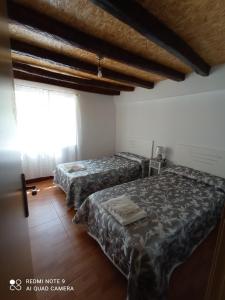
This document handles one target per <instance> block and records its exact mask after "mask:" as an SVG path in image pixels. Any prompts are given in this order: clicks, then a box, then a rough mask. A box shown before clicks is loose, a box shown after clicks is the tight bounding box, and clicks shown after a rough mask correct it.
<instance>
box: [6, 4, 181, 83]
mask: <svg viewBox="0 0 225 300" xmlns="http://www.w3.org/2000/svg"><path fill="white" fill-rule="evenodd" d="M8 16H9V18H10V19H11V20H12V21H14V22H17V23H18V24H20V25H23V26H26V27H29V29H30V30H35V32H37V31H39V32H40V33H42V34H45V35H46V34H48V35H49V36H51V37H52V38H53V39H57V40H60V41H62V40H63V41H65V42H66V43H67V44H69V45H72V46H74V47H77V48H80V49H84V50H86V51H89V52H93V53H96V54H97V55H100V56H103V57H107V58H110V59H113V60H116V61H119V62H121V63H124V64H127V65H130V66H132V67H135V68H139V69H141V70H144V71H147V72H151V73H156V74H159V75H161V76H163V77H166V78H170V79H172V80H176V81H182V80H184V78H185V75H184V74H183V73H181V72H178V71H176V70H174V69H172V68H169V67H167V66H165V65H162V64H160V63H157V62H155V61H152V60H149V59H145V58H143V57H141V56H138V55H136V54H132V53H131V52H129V51H127V50H123V49H121V48H119V47H117V46H114V45H112V44H110V43H108V42H106V41H104V40H102V39H99V38H96V37H94V36H91V35H89V34H87V33H84V32H82V31H80V30H78V29H76V28H73V27H70V26H68V25H66V24H64V23H61V22H59V21H57V20H55V19H53V18H52V17H49V16H46V15H43V14H41V13H39V12H37V11H35V10H33V9H30V8H28V7H25V6H23V5H21V4H18V3H15V2H14V1H12V0H8Z"/></svg>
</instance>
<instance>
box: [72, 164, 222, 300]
mask: <svg viewBox="0 0 225 300" xmlns="http://www.w3.org/2000/svg"><path fill="white" fill-rule="evenodd" d="M123 194H127V195H129V196H130V197H131V199H132V200H133V201H134V202H135V203H136V204H138V205H139V206H140V207H141V208H143V209H144V210H145V211H146V212H147V217H146V218H145V219H142V220H139V221H137V222H135V223H132V224H129V225H127V226H122V225H120V223H118V222H117V221H116V219H114V217H113V216H112V215H111V214H109V213H108V212H107V211H106V210H105V209H104V208H103V207H102V205H101V204H102V203H103V202H105V201H107V200H109V199H111V198H114V197H117V196H120V195H123ZM224 203H225V179H222V178H220V177H216V176H212V175H209V174H207V173H203V172H200V171H196V170H193V169H190V168H186V167H182V166H175V167H172V168H168V169H166V170H165V171H164V172H163V173H162V174H161V175H159V176H154V177H150V178H144V179H138V180H135V181H132V182H129V183H125V184H121V185H118V186H115V187H112V188H108V189H105V190H102V191H99V192H96V193H94V194H92V195H91V196H89V197H88V198H87V199H86V200H85V202H84V203H83V205H82V206H81V207H80V209H79V210H78V212H77V214H76V216H75V218H74V222H76V223H83V224H86V226H87V229H88V233H89V234H90V235H91V236H92V237H93V238H94V239H96V240H97V242H98V243H99V245H100V246H101V248H102V250H103V251H104V253H105V254H106V255H107V256H108V258H109V259H110V260H111V261H112V262H113V264H114V265H115V266H116V267H117V268H118V269H119V270H120V271H121V272H122V273H123V274H124V275H125V276H126V278H127V279H128V291H127V299H129V300H147V299H149V300H156V299H157V300H159V299H165V297H166V296H165V295H166V291H167V288H168V284H169V278H170V275H171V273H172V271H173V270H174V269H175V268H176V267H177V266H178V265H179V264H180V263H182V262H184V261H185V259H187V257H189V256H190V255H191V253H192V252H193V251H194V249H195V248H196V247H197V246H198V245H199V244H200V243H201V242H202V241H203V240H204V239H205V238H206V237H207V236H208V234H209V233H210V232H211V230H212V229H213V228H214V227H215V226H216V224H217V222H218V220H219V218H220V215H221V212H222V208H223V206H224Z"/></svg>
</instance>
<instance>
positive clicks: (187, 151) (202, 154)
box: [174, 144, 225, 178]
mask: <svg viewBox="0 0 225 300" xmlns="http://www.w3.org/2000/svg"><path fill="white" fill-rule="evenodd" d="M174 162H175V163H176V164H179V165H183V166H187V167H190V168H193V169H196V170H200V171H203V172H207V173H210V174H213V175H217V176H220V177H223V178H225V150H219V149H212V148H207V147H201V146H196V145H184V144H178V145H176V148H175V156H174Z"/></svg>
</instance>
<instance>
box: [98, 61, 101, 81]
mask: <svg viewBox="0 0 225 300" xmlns="http://www.w3.org/2000/svg"><path fill="white" fill-rule="evenodd" d="M101 59H102V57H101V56H98V78H102V67H101Z"/></svg>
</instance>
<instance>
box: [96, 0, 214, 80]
mask: <svg viewBox="0 0 225 300" xmlns="http://www.w3.org/2000/svg"><path fill="white" fill-rule="evenodd" d="M91 1H92V2H93V3H94V4H96V5H97V6H99V7H101V8H102V9H104V10H105V11H107V12H108V13H110V14H111V15H112V16H114V17H115V18H117V19H119V20H120V21H122V22H124V23H126V24H127V25H129V26H130V27H132V28H133V29H135V30H136V31H138V32H139V33H140V34H142V35H143V36H145V37H146V38H147V39H149V40H151V41H153V42H154V43H156V44H157V45H159V46H160V47H162V48H164V49H165V50H167V51H168V52H170V53H171V54H173V55H174V56H176V57H177V58H179V59H180V60H181V61H183V62H184V63H185V64H187V65H188V66H190V67H191V68H192V69H193V70H194V71H195V72H197V73H198V74H200V75H202V76H207V75H209V72H210V66H209V65H208V64H207V63H206V62H205V61H204V60H203V59H202V58H201V57H200V56H199V55H198V54H197V53H196V52H195V51H194V50H193V49H192V48H191V47H190V46H189V45H188V44H187V43H186V42H185V41H184V40H183V39H182V38H180V37H179V36H178V34H176V33H175V32H174V31H173V30H171V29H170V28H168V27H167V26H166V25H165V24H164V23H163V22H162V21H160V20H159V19H158V18H157V17H155V16H154V15H153V14H151V13H150V12H148V11H147V10H145V9H144V8H143V7H142V6H141V5H140V4H139V3H138V2H137V1H135V0H122V1H121V0H91Z"/></svg>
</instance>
